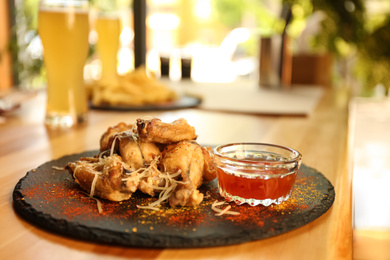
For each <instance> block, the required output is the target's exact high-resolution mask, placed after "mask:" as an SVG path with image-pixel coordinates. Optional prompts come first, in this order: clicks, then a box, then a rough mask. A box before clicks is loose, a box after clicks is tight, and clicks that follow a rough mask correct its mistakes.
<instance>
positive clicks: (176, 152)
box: [160, 141, 204, 207]
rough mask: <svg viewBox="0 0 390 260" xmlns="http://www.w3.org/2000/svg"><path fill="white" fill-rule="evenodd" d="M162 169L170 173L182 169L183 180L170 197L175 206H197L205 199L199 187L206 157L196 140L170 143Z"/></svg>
mask: <svg viewBox="0 0 390 260" xmlns="http://www.w3.org/2000/svg"><path fill="white" fill-rule="evenodd" d="M160 166H161V169H162V170H163V171H166V172H169V173H176V172H177V171H179V170H180V171H181V181H182V182H183V183H180V184H178V186H177V187H176V189H175V191H174V193H173V194H172V196H171V197H170V198H169V204H170V205H171V206H172V207H175V206H178V205H180V206H196V205H199V204H200V203H201V202H202V200H203V194H202V193H200V192H199V191H198V190H197V189H198V187H199V186H200V185H201V184H202V175H203V168H204V157H203V152H202V149H201V147H200V146H199V145H198V144H197V143H195V142H188V141H182V142H179V143H177V144H171V145H168V146H167V147H166V148H165V149H164V151H163V153H162V160H161V164H160Z"/></svg>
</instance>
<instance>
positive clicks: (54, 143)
mask: <svg viewBox="0 0 390 260" xmlns="http://www.w3.org/2000/svg"><path fill="white" fill-rule="evenodd" d="M44 103H45V97H44V95H43V94H38V95H37V96H36V97H34V98H32V99H30V100H28V101H27V102H25V103H24V104H23V105H22V107H21V108H20V109H19V110H18V111H15V112H13V113H11V114H9V115H6V116H5V117H3V118H2V120H1V125H0V133H1V134H0V147H1V149H0V165H1V172H0V220H1V221H0V259H72V260H77V259H129V258H137V259H187V258H196V259H204V258H207V259H317V260H318V259H352V195H351V189H352V188H351V171H350V165H349V164H350V163H349V162H350V152H349V150H350V148H349V137H348V111H347V104H346V103H347V102H346V99H345V98H343V97H342V96H341V97H340V96H339V95H336V94H335V93H334V91H333V90H331V89H327V90H326V93H325V95H324V97H323V98H322V100H321V102H320V104H319V106H318V107H317V109H316V110H315V112H314V113H313V114H312V115H310V116H308V117H298V116H296V117H294V116H265V115H264V116H260V115H245V114H238V113H236V114H235V113H221V112H213V111H206V110H199V109H184V110H172V111H148V112H113V111H97V110H93V111H90V112H89V122H88V124H86V125H81V126H77V127H74V128H71V129H67V130H52V129H48V128H46V127H45V126H44V124H43V115H44ZM144 116H155V117H159V118H161V119H162V120H163V121H165V122H171V121H173V120H175V119H177V118H180V117H183V118H185V119H187V121H188V122H189V123H190V124H191V125H193V126H194V127H195V128H196V131H197V134H198V136H199V137H198V142H199V143H201V144H207V145H217V144H223V143H228V142H245V141H251V142H268V143H276V144H280V145H286V146H289V147H292V148H295V149H297V150H299V151H300V152H301V153H302V154H303V163H304V164H306V165H308V166H310V167H313V168H315V169H316V170H318V171H320V172H322V173H323V174H324V175H325V176H326V177H327V178H328V179H329V180H330V181H331V182H332V184H333V185H334V186H335V191H336V199H335V202H334V204H333V206H332V207H331V208H330V210H329V211H328V212H326V213H325V214H324V215H322V216H321V217H320V218H318V219H316V220H315V221H313V222H311V223H309V224H307V225H305V226H303V227H301V228H298V229H296V230H294V231H291V232H288V233H285V234H282V235H279V236H276V237H272V238H268V239H264V240H260V241H253V242H248V243H243V244H238V245H231V246H225V247H212V248H200V249H199V248H198V249H142V248H125V247H118V246H110V245H101V244H95V243H90V242H84V241H78V240H74V239H69V238H66V237H62V236H60V235H57V234H52V233H49V232H46V231H44V230H42V229H40V228H38V227H36V226H34V225H31V224H29V223H28V222H26V221H25V220H24V219H22V218H20V217H19V216H18V215H17V214H16V213H15V211H14V209H13V202H12V191H13V189H14V187H15V185H16V183H17V182H18V181H19V179H20V178H22V177H24V176H25V174H26V172H27V171H29V170H30V169H33V168H35V167H37V166H39V165H41V164H43V163H45V162H46V161H49V160H52V159H56V158H59V157H61V156H63V155H67V154H73V153H79V152H83V151H86V150H91V149H98V147H99V138H100V136H101V134H102V133H103V132H104V131H105V130H106V128H107V127H108V126H111V125H115V124H117V123H118V122H121V121H124V122H128V123H130V122H134V121H135V119H136V118H139V117H144Z"/></svg>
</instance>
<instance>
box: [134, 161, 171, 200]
mask: <svg viewBox="0 0 390 260" xmlns="http://www.w3.org/2000/svg"><path fill="white" fill-rule="evenodd" d="M147 171H148V174H147V177H145V178H142V180H141V181H140V183H139V185H138V189H139V190H140V191H142V192H143V193H145V194H149V195H150V196H152V197H154V196H155V195H156V194H158V193H159V192H161V189H156V188H155V187H164V185H165V179H164V178H161V177H160V175H161V172H160V171H159V170H158V168H157V165H155V166H153V167H150V168H148V170H147Z"/></svg>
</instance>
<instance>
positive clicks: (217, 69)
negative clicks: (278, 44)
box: [0, 0, 390, 96]
mask: <svg viewBox="0 0 390 260" xmlns="http://www.w3.org/2000/svg"><path fill="white" fill-rule="evenodd" d="M90 2H91V5H92V6H93V7H94V8H103V9H116V10H119V12H120V19H121V34H120V48H119V50H118V56H117V61H118V62H117V71H118V73H119V74H125V73H127V72H129V71H132V70H134V26H133V24H134V23H133V21H134V19H133V18H134V15H133V14H134V12H133V8H132V7H133V1H131V0H117V1H98V0H91V1H90ZM38 5H39V0H8V1H1V2H0V14H1V15H0V88H1V89H6V88H10V87H12V86H18V87H19V88H26V89H39V88H44V87H45V68H44V66H43V60H42V45H41V42H40V39H39V36H38V32H37V11H38ZM282 33H285V34H286V35H287V36H288V37H289V39H290V44H289V48H290V50H291V53H292V61H291V64H292V75H291V83H292V84H294V83H298V84H300V83H303V84H317V85H327V86H332V87H337V86H343V87H345V88H348V89H350V90H351V91H352V93H353V94H355V95H359V96H373V95H387V94H388V92H389V88H390V73H388V68H390V45H389V42H390V1H388V0H302V1H297V0H283V1H282V0H277V1H273V0H272V1H271V0H264V1H258V0H147V1H146V62H145V63H146V64H145V66H146V67H147V69H148V70H149V71H151V72H152V73H154V74H155V75H156V76H158V77H159V76H161V65H162V64H161V63H160V58H161V57H169V61H168V62H169V74H168V75H169V78H170V79H171V80H180V79H181V77H182V75H181V61H182V58H186V57H190V59H191V79H192V80H194V81H198V82H232V81H234V80H237V79H253V80H258V75H259V73H258V71H259V54H260V53H259V51H260V47H259V46H260V45H259V42H260V39H261V38H262V37H267V36H271V35H278V34H279V35H280V34H282ZM96 41H97V33H96V30H95V29H94V26H93V24H92V27H91V33H90V46H91V48H90V54H89V58H88V62H87V65H86V67H85V73H84V74H85V78H86V79H87V80H88V79H97V78H99V76H100V73H101V68H100V63H99V57H98V55H96V51H95V50H96V48H95V45H96ZM163 76H164V75H163Z"/></svg>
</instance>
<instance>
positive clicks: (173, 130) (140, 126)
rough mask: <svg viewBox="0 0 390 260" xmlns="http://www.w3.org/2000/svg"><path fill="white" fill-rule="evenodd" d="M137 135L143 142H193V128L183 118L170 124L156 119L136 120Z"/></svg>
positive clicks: (194, 135) (194, 136) (194, 137)
mask: <svg viewBox="0 0 390 260" xmlns="http://www.w3.org/2000/svg"><path fill="white" fill-rule="evenodd" d="M136 124H137V133H138V135H139V137H140V139H141V141H143V142H152V143H160V144H171V143H177V142H180V141H184V140H195V139H196V138H197V135H196V134H195V128H194V127H192V126H190V125H189V124H188V123H187V121H186V120H185V119H183V118H180V119H178V120H175V121H173V122H172V123H163V122H162V121H161V120H160V119H158V118H153V119H151V120H144V119H141V118H139V119H137V123H136Z"/></svg>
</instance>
